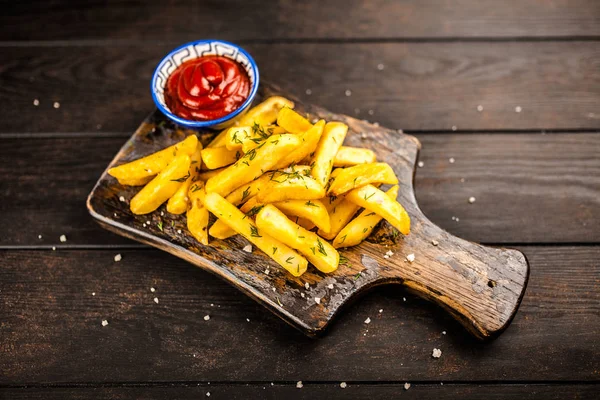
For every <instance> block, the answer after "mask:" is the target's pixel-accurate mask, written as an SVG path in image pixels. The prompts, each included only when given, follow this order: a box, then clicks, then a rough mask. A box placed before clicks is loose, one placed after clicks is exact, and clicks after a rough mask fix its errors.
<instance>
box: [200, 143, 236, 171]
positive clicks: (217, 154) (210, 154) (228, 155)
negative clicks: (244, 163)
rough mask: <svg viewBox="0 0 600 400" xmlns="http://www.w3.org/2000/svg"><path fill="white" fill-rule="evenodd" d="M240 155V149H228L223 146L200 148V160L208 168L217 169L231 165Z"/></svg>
mask: <svg viewBox="0 0 600 400" xmlns="http://www.w3.org/2000/svg"><path fill="white" fill-rule="evenodd" d="M241 156H242V152H241V151H240V150H229V149H228V148H227V147H225V146H223V147H207V148H206V149H202V161H203V162H204V165H206V168H208V169H217V168H221V167H224V166H227V165H231V164H233V163H234V162H236V161H237V160H238V159H239V158H240V157H241Z"/></svg>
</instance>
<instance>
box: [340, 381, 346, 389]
mask: <svg viewBox="0 0 600 400" xmlns="http://www.w3.org/2000/svg"><path fill="white" fill-rule="evenodd" d="M340 387H341V388H342V389H346V388H347V387H348V384H347V383H346V382H342V383H340Z"/></svg>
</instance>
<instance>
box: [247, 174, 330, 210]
mask: <svg viewBox="0 0 600 400" xmlns="http://www.w3.org/2000/svg"><path fill="white" fill-rule="evenodd" d="M275 173H277V171H274V172H273V174H275ZM323 196H325V188H324V187H323V186H321V185H320V184H319V183H318V182H317V181H316V180H314V179H313V178H311V177H309V176H303V175H299V174H298V175H294V176H290V175H274V177H273V178H272V179H271V180H269V181H267V182H265V184H264V185H263V187H262V189H261V190H260V191H259V192H258V193H257V194H256V197H257V199H258V201H259V202H260V203H263V204H267V203H275V202H277V201H284V200H291V199H296V200H317V199H320V198H322V197H323Z"/></svg>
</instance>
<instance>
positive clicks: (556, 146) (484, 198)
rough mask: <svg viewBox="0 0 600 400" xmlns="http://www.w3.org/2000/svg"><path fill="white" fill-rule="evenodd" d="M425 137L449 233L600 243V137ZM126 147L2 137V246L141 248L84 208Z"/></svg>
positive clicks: (432, 200) (428, 169) (420, 183)
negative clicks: (64, 239) (451, 160)
mask: <svg viewBox="0 0 600 400" xmlns="http://www.w3.org/2000/svg"><path fill="white" fill-rule="evenodd" d="M418 138H419V140H420V141H421V143H422V145H423V148H422V151H421V154H420V156H419V159H420V160H423V161H424V163H425V165H424V167H423V168H417V173H416V178H415V186H416V195H417V200H418V202H419V204H420V206H421V209H422V210H423V212H424V213H425V215H427V216H428V217H429V218H430V219H431V220H432V221H433V222H434V223H435V224H437V225H439V226H440V227H442V228H444V229H445V230H447V231H448V232H450V233H452V234H454V235H456V236H459V237H463V238H465V239H468V240H473V241H477V242H485V243H497V244H502V243H559V242H562V243H569V242H571V243H599V242H600V231H599V230H598V229H595V227H596V226H598V225H600V178H598V177H599V176H600V160H599V159H598V157H597V154H598V153H599V152H600V135H598V134H597V133H587V134H552V135H539V134H490V135H485V134H450V135H446V134H441V135H433V134H427V135H418ZM124 141H125V137H114V138H110V137H109V138H105V137H98V138H86V137H83V138H80V137H72V138H61V139H24V140H21V139H0V174H1V175H2V176H3V179H2V180H1V181H0V215H1V220H2V222H3V224H4V225H5V226H18V227H19V229H14V230H5V231H2V232H0V246H45V247H46V248H50V247H51V246H57V245H58V246H59V247H60V246H61V245H63V244H61V243H60V242H59V240H58V238H59V236H60V235H62V234H66V235H67V237H68V242H67V243H66V245H69V246H71V245H77V246H81V245H83V246H86V245H87V246H90V245H124V244H131V243H132V242H131V241H129V240H127V239H123V238H121V237H119V236H116V235H113V234H111V233H108V232H106V231H105V230H103V229H100V228H99V227H98V226H97V224H96V223H94V222H93V220H92V219H91V218H90V217H89V215H88V214H87V211H86V210H85V207H84V206H83V205H84V203H85V199H86V196H87V194H88V193H89V191H90V190H91V188H92V187H93V185H94V183H95V181H96V178H97V177H98V176H99V175H100V174H101V173H102V171H103V170H104V168H105V167H106V165H107V164H108V163H109V162H110V160H111V159H112V156H113V155H114V154H115V153H116V152H117V151H118V150H119V148H120V147H121V146H122V144H123V142H124ZM450 157H454V158H455V160H456V161H455V163H454V164H450V163H449V161H448V159H449V158H450ZM30 160H36V161H35V162H31V161H30ZM461 178H462V179H465V182H461ZM490 182H493V184H490ZM470 196H475V197H476V199H477V201H476V202H475V203H474V204H469V203H468V201H467V200H468V198H469V197H470ZM564 210H568V212H565V211H564ZM453 216H455V217H459V221H458V222H456V221H454V220H453V219H452V217H453ZM40 234H41V235H42V239H38V235H40Z"/></svg>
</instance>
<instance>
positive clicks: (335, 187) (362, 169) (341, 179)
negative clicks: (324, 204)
mask: <svg viewBox="0 0 600 400" xmlns="http://www.w3.org/2000/svg"><path fill="white" fill-rule="evenodd" d="M336 171H337V170H336ZM369 183H389V184H394V185H395V184H397V183H398V178H397V177H396V174H395V173H394V170H393V169H392V167H390V166H389V164H386V163H372V164H360V165H355V166H353V167H348V168H343V169H341V170H340V172H339V173H338V174H337V175H336V177H335V179H334V180H333V182H332V183H331V185H330V186H329V190H328V192H327V193H328V194H333V195H335V196H339V195H340V194H344V193H346V192H348V191H350V190H352V189H354V188H357V187H361V186H364V185H367V184H369Z"/></svg>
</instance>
